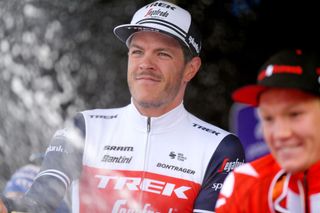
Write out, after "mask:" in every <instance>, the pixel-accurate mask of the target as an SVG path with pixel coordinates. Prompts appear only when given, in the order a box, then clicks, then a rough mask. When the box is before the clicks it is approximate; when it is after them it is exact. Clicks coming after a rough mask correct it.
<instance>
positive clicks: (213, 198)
mask: <svg viewBox="0 0 320 213" xmlns="http://www.w3.org/2000/svg"><path fill="white" fill-rule="evenodd" d="M244 162H245V154H244V149H243V147H242V144H241V142H240V140H239V139H238V138H237V137H236V136H235V135H232V134H230V135H228V136H226V137H225V138H224V139H223V140H222V141H221V142H220V144H219V146H218V147H217V149H216V151H215V152H214V154H213V156H212V158H211V160H210V162H209V165H208V167H207V170H206V174H205V177H204V180H203V183H202V187H201V190H200V193H199V195H198V197H197V199H196V202H195V205H194V211H193V212H208V211H209V212H214V208H215V205H216V202H217V199H218V196H219V192H220V190H221V188H222V186H223V182H224V180H225V178H226V177H227V175H228V174H229V172H231V171H232V170H233V169H235V168H236V167H238V166H240V165H242V164H243V163H244Z"/></svg>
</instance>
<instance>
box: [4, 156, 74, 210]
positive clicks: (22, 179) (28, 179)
mask: <svg viewBox="0 0 320 213" xmlns="http://www.w3.org/2000/svg"><path fill="white" fill-rule="evenodd" d="M43 157H44V153H33V154H32V155H31V156H30V158H29V163H28V164H26V165H24V166H22V167H21V168H19V169H17V171H15V172H14V174H13V175H12V176H11V178H10V179H9V181H8V182H7V183H6V185H5V188H4V190H3V195H5V196H6V197H8V198H21V197H22V196H23V195H24V194H25V193H26V192H27V191H28V190H29V189H30V187H31V185H32V183H33V181H34V179H35V177H36V176H37V174H38V172H39V171H40V165H41V162H42V160H43ZM55 212H56V213H69V212H71V211H70V208H69V204H68V201H67V198H65V199H64V200H63V201H62V202H61V203H60V205H59V207H58V209H57V210H56V211H55Z"/></svg>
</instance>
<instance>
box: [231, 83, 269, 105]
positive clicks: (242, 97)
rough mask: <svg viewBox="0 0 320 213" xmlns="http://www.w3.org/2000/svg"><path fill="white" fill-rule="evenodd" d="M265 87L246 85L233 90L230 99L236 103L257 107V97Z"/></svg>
mask: <svg viewBox="0 0 320 213" xmlns="http://www.w3.org/2000/svg"><path fill="white" fill-rule="evenodd" d="M266 89H267V87H265V86H260V85H248V86H244V87H241V88H239V89H237V90H235V91H234V92H233V93H232V99H233V100H234V101H236V102H239V103H243V104H247V105H251V106H258V104H259V96H260V94H261V93H262V92H263V91H265V90H266Z"/></svg>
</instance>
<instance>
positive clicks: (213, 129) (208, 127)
mask: <svg viewBox="0 0 320 213" xmlns="http://www.w3.org/2000/svg"><path fill="white" fill-rule="evenodd" d="M188 118H189V121H190V123H191V125H192V126H193V127H194V129H198V130H202V131H204V132H207V133H211V134H208V135H209V136H210V135H212V136H215V137H217V136H218V137H221V139H222V138H224V137H225V136H227V135H230V134H231V133H230V132H228V131H227V130H225V129H223V128H221V127H218V126H216V125H213V124H211V123H209V122H207V121H204V120H202V119H200V118H198V117H196V116H195V115H193V114H191V113H189V116H188Z"/></svg>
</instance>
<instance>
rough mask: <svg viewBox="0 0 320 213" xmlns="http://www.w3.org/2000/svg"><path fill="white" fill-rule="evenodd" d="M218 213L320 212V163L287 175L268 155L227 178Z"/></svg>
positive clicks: (221, 193)
mask: <svg viewBox="0 0 320 213" xmlns="http://www.w3.org/2000/svg"><path fill="white" fill-rule="evenodd" d="M216 212H217V213H242V212H243V213H245V212H246V213H247V212H252V213H255V212H256V213H261V212H272V213H275V212H283V213H317V212H320V161H319V162H318V163H316V164H314V165H313V166H312V167H311V168H309V169H308V170H307V171H305V172H300V173H295V174H291V173H286V172H285V171H284V170H283V169H281V168H280V166H279V165H278V164H277V162H276V161H275V159H274V158H273V157H272V155H271V154H269V155H267V156H265V157H262V158H261V159H258V160H255V161H253V162H251V163H247V164H244V165H242V166H240V167H239V168H237V169H235V170H234V171H233V172H232V173H230V174H229V175H228V177H227V178H226V180H225V182H224V186H223V188H222V190H221V192H220V195H219V199H218V201H217V205H216Z"/></svg>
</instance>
